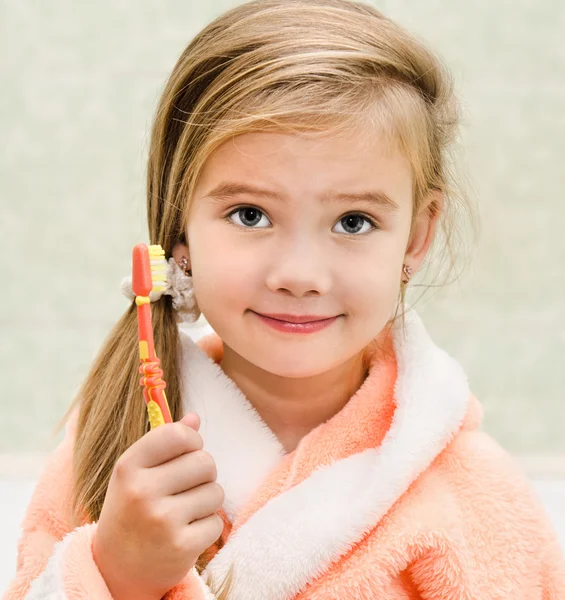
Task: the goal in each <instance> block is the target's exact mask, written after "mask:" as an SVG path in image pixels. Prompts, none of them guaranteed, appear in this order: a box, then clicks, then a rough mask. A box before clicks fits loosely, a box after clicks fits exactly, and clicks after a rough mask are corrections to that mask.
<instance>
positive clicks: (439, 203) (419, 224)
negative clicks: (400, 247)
mask: <svg viewBox="0 0 565 600" xmlns="http://www.w3.org/2000/svg"><path fill="white" fill-rule="evenodd" d="M443 204H444V197H443V192H442V191H441V190H436V189H434V190H430V192H429V194H428V195H427V196H426V199H425V201H424V202H423V203H422V206H421V207H420V209H419V211H418V215H417V216H416V219H415V222H414V226H413V231H412V235H411V237H410V240H409V241H408V246H407V248H406V254H405V260H404V262H405V263H406V264H409V265H410V266H411V267H412V269H413V270H414V272H416V271H417V270H418V268H419V267H420V265H421V264H422V262H423V261H424V258H425V256H426V253H427V252H428V249H429V247H430V245H431V243H432V241H433V239H434V236H435V230H436V225H437V222H438V219H439V216H440V214H441V211H442V210H443Z"/></svg>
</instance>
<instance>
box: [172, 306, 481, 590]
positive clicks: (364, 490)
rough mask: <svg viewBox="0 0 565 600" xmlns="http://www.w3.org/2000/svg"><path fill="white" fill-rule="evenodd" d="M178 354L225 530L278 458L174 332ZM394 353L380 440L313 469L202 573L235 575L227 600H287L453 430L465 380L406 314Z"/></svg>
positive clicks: (218, 377) (189, 343)
mask: <svg viewBox="0 0 565 600" xmlns="http://www.w3.org/2000/svg"><path fill="white" fill-rule="evenodd" d="M181 346H182V361H181V385H182V389H183V410H184V413H185V414H186V412H196V413H197V414H198V415H199V416H200V420H201V425H200V429H199V433H200V434H201V436H202V438H203V441H204V448H205V450H206V451H208V452H209V453H210V454H211V455H212V456H213V457H214V460H215V463H216V467H217V471H218V477H217V482H218V483H219V484H220V485H221V486H222V487H223V489H224V492H225V502H224V511H225V512H226V514H227V516H228V518H229V519H230V520H231V521H233V520H234V517H235V516H236V515H237V512H238V511H239V510H240V509H241V507H242V506H244V505H245V503H246V502H247V501H248V500H249V499H250V498H251V497H252V496H253V493H254V491H255V490H257V489H258V487H259V485H260V484H261V482H262V481H263V480H264V479H265V478H266V477H267V475H268V474H269V473H270V472H271V471H272V469H274V467H275V466H276V465H277V464H278V463H279V461H281V459H282V458H283V456H284V455H285V451H284V448H283V446H282V444H281V443H280V442H279V440H278V439H277V437H276V436H275V435H274V433H273V432H272V431H271V430H270V429H269V427H268V426H267V425H266V424H265V423H264V421H263V420H262V419H261V417H260V416H259V414H258V413H257V412H256V410H255V409H254V408H253V406H252V405H251V403H250V402H249V401H248V400H247V398H245V396H244V395H243V394H242V392H241V391H240V390H239V388H238V387H237V386H236V384H235V383H234V382H233V380H231V379H230V378H229V377H228V376H227V375H226V374H225V373H224V372H223V371H222V369H221V367H220V366H219V365H217V364H216V363H215V362H214V360H213V359H212V358H210V357H209V356H208V355H207V354H206V353H205V352H204V350H202V349H201V348H200V347H199V346H198V345H197V344H196V343H195V342H194V341H193V340H192V339H191V338H190V336H189V335H188V334H187V333H186V332H183V331H182V330H181ZM393 346H394V350H395V355H396V362H397V369H398V374H397V380H396V383H395V386H394V393H395V404H396V410H395V413H394V416H393V420H392V424H391V427H390V429H389V430H388V432H387V434H386V436H385V438H384V440H383V441H382V443H381V444H380V446H378V447H377V448H370V449H368V450H365V451H363V452H360V453H358V454H353V455H351V456H348V457H347V458H345V459H342V460H338V461H336V462H334V463H333V464H331V465H330V466H325V467H321V468H319V469H317V470H316V471H314V472H313V473H312V474H311V475H310V476H309V477H308V478H307V479H305V480H304V481H302V482H301V483H299V484H297V485H295V486H294V487H292V488H290V489H288V490H286V491H285V492H283V493H281V494H280V495H279V496H277V497H275V498H272V499H271V500H270V501H268V502H267V503H266V504H265V505H264V506H262V507H261V508H260V509H259V510H257V511H256V512H255V513H254V514H253V515H252V516H251V517H250V518H249V519H248V520H247V521H246V522H245V523H244V524H243V525H242V526H241V527H240V528H239V529H237V530H236V531H235V532H233V533H232V534H231V535H230V537H229V539H228V540H227V542H226V544H225V546H224V547H223V548H222V549H221V550H220V551H219V552H218V553H217V554H216V556H214V558H213V559H212V560H211V561H210V563H209V565H208V567H207V569H206V571H205V574H207V573H210V574H211V575H212V576H213V577H214V580H216V581H221V580H223V578H224V577H225V575H226V574H227V572H228V570H229V568H230V566H233V567H234V568H235V579H234V583H233V587H232V593H231V595H230V600H231V599H233V600H271V599H272V600H275V599H276V600H286V599H290V598H293V597H294V596H295V595H296V594H297V593H298V592H299V591H300V590H301V589H302V588H303V587H304V586H305V585H306V584H307V583H308V582H309V581H312V580H313V579H315V578H316V577H318V576H320V575H321V574H322V573H323V572H324V571H325V570H326V569H327V568H328V566H329V565H330V564H331V563H332V562H334V561H336V560H337V559H338V558H339V557H340V556H341V555H343V554H344V553H346V552H347V551H348V549H349V548H350V547H351V546H353V545H354V544H355V543H356V542H357V541H359V540H360V539H361V538H362V537H363V536H364V535H365V534H366V533H367V532H368V531H369V530H370V529H372V528H373V527H375V525H376V524H377V523H378V522H379V521H380V520H381V518H382V517H383V516H384V515H385V513H386V512H387V511H388V510H389V508H390V507H391V506H392V505H393V504H394V503H395V501H396V500H397V499H398V498H399V497H400V496H402V495H403V494H404V492H405V491H406V490H407V489H408V487H409V486H410V484H411V483H412V482H413V481H414V480H415V479H416V478H417V477H418V475H420V474H421V473H422V472H423V471H424V470H425V469H426V468H427V467H428V466H429V465H430V463H431V462H432V461H433V460H434V459H435V457H436V456H437V455H438V454H439V453H440V452H441V451H442V450H443V448H445V446H446V445H447V444H448V443H449V441H450V440H451V439H452V438H453V436H454V435H455V433H456V432H457V431H458V430H459V428H460V427H461V424H462V422H463V420H464V418H465V415H466V412H467V407H468V403H469V398H470V390H469V385H468V381H467V377H466V375H465V373H464V371H463V369H462V368H461V366H460V364H459V363H458V362H457V361H456V360H454V359H453V358H452V357H450V356H449V355H448V354H447V353H446V352H445V351H444V350H442V349H441V348H439V347H438V346H436V345H435V344H434V342H433V341H432V340H431V338H430V337H429V335H428V333H427V331H426V329H425V327H424V325H423V323H422V321H421V319H420V317H419V315H418V314H417V313H416V311H414V310H413V309H412V310H411V311H409V312H408V313H406V337H405V338H404V337H403V336H402V329H401V326H400V324H396V325H395V326H394V328H393ZM242 441H243V443H242ZM337 524H339V525H337Z"/></svg>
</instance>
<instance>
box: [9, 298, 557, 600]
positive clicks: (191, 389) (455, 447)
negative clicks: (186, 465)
mask: <svg viewBox="0 0 565 600" xmlns="http://www.w3.org/2000/svg"><path fill="white" fill-rule="evenodd" d="M406 328H407V330H406V338H403V337H402V336H401V330H400V328H399V326H397V327H396V328H395V329H394V337H393V341H392V344H393V345H392V348H393V349H394V352H393V353H392V356H393V358H391V359H389V360H387V361H385V362H383V360H382V359H381V360H376V357H377V354H375V353H373V352H372V351H371V350H368V351H367V359H368V362H369V364H370V372H369V375H368V377H367V379H366V380H365V381H364V383H363V385H362V386H361V388H360V389H359V390H358V391H357V392H356V393H355V394H354V395H353V396H352V398H351V400H350V401H349V403H348V404H347V405H346V406H345V407H344V408H343V409H342V410H341V411H340V412H339V413H338V414H337V415H335V416H334V417H333V418H332V419H330V420H329V421H327V422H326V423H323V424H322V425H320V426H318V427H316V428H315V429H313V430H312V431H311V432H310V433H309V434H308V435H306V436H305V437H304V438H303V439H302V440H301V442H300V444H299V445H298V447H297V448H296V449H295V450H294V451H293V452H291V453H289V454H286V453H285V451H284V448H283V447H282V445H281V443H280V442H279V440H278V439H277V438H276V436H275V435H274V434H273V432H272V431H271V430H270V429H269V428H268V427H267V425H266V424H265V423H264V422H263V421H262V420H261V418H260V417H259V415H258V413H257V412H256V411H255V410H254V409H253V407H252V406H251V404H250V403H249V402H248V401H247V399H246V398H245V397H244V396H243V394H242V393H241V391H240V390H239V389H238V388H237V387H236V385H235V384H234V382H233V381H232V380H231V379H229V378H228V377H227V376H226V375H225V373H224V372H223V371H222V369H221V368H220V366H219V364H218V363H219V362H220V360H221V356H222V342H221V340H220V339H219V338H218V336H217V335H216V334H215V333H212V334H211V335H209V336H207V337H205V338H203V339H201V340H200V341H199V342H198V343H195V342H193V341H192V339H191V338H190V337H189V336H188V335H187V334H186V333H184V332H183V333H182V335H181V346H182V362H181V369H182V373H181V377H182V380H183V381H182V382H183V386H184V387H183V389H184V397H183V403H184V409H185V412H188V411H195V412H197V413H198V414H199V415H200V418H201V426H200V430H199V431H200V434H201V435H202V437H203V440H204V448H205V449H206V450H207V451H208V452H210V454H211V455H212V456H213V457H214V459H215V461H216V466H217V471H218V479H217V481H218V483H220V484H221V485H222V487H223V488H224V491H225V503H224V506H223V510H222V511H221V515H222V517H223V518H224V521H225V528H224V532H223V536H222V537H223V541H224V546H223V547H222V548H221V549H220V550H219V551H218V549H217V548H216V547H214V548H212V549H211V551H210V553H211V555H212V556H213V558H212V559H211V561H210V563H209V565H208V567H207V569H206V571H205V572H204V573H203V575H202V576H199V575H198V574H197V573H196V570H195V569H192V570H191V571H190V572H189V573H187V575H186V576H185V578H184V579H183V581H182V582H180V583H179V584H178V585H177V586H175V587H174V588H172V589H171V590H169V592H168V593H167V594H166V596H165V598H166V600H181V599H182V600H204V599H211V598H213V597H214V596H213V595H212V593H211V592H210V590H209V588H208V587H207V585H206V576H207V575H208V574H212V575H213V576H214V578H215V580H216V581H218V580H220V581H221V580H222V579H223V577H224V576H225V574H226V572H227V570H228V569H229V567H230V565H234V568H235V579H234V585H233V588H232V594H231V596H230V598H231V599H232V600H290V599H295V600H298V599H299V600H314V599H315V600H328V599H336V600H338V599H339V600H350V599H351V600H353V599H359V600H361V599H364V600H369V599H371V600H372V599H378V600H408V599H411V600H415V599H430V600H495V599H500V600H502V599H504V600H565V561H564V557H563V552H562V550H561V548H560V547H559V544H558V541H557V537H556V534H555V532H554V530H553V528H552V525H551V523H550V521H549V518H548V516H547V514H546V512H545V511H544V508H543V506H542V504H541V503H540V501H539V499H538V497H537V496H536V495H535V493H534V492H533V489H532V487H531V485H530V483H529V481H528V479H527V478H526V476H525V473H524V472H523V471H522V469H521V468H520V467H519V466H518V465H517V463H515V461H514V460H513V459H512V458H511V457H510V456H509V454H508V453H507V452H506V451H505V450H504V449H503V448H501V446H500V445H499V444H497V443H496V442H495V441H494V440H493V439H492V438H491V437H490V436H489V435H487V434H486V433H484V432H483V431H481V430H480V429H479V426H480V423H481V419H482V409H481V405H480V403H479V402H478V400H477V399H476V398H475V397H474V396H473V394H471V392H470V390H469V386H468V382H467V378H466V376H465V373H464V372H463V370H462V368H461V366H460V365H459V364H458V363H457V362H456V361H455V360H454V359H453V358H451V357H450V356H449V355H448V354H447V353H446V352H444V351H443V350H441V349H440V348H438V347H437V346H436V345H435V344H434V343H433V341H432V340H431V339H430V337H429V336H428V334H427V332H426V329H425V327H424V326H423V324H422V321H421V319H420V317H419V316H418V314H417V313H416V312H415V311H413V310H412V311H411V312H410V313H408V315H407V321H406ZM533 401H534V400H533ZM75 418H76V417H75ZM74 428H75V420H74V419H73V420H70V421H69V423H68V424H67V427H66V435H65V439H64V440H63V442H61V444H60V445H59V446H58V447H57V449H56V450H55V451H54V452H53V454H52V455H51V456H50V457H49V460H48V463H47V465H46V467H45V470H44V473H43V475H42V477H41V479H40V481H39V482H38V484H37V487H36V489H35V492H34V495H33V498H32V500H31V503H30V505H29V507H28V509H27V514H26V516H25V519H24V522H23V524H22V526H23V535H22V537H21V538H20V542H19V545H18V565H17V573H16V577H15V579H14V581H13V582H12V584H11V586H10V589H9V590H8V592H7V594H6V596H5V600H20V599H24V598H25V599H26V600H39V599H44V600H47V599H49V600H75V599H79V598H81V599H84V598H93V599H94V598H95V599H100V600H107V599H110V598H111V595H110V593H109V591H108V588H107V587H106V585H105V582H104V580H103V578H102V577H101V575H100V572H99V571H98V569H97V567H96V563H95V562H94V560H93V558H92V552H91V541H92V537H93V534H94V533H95V530H96V526H97V524H96V523H87V524H84V525H82V526H80V527H78V528H76V529H74V530H72V527H71V526H70V525H69V496H68V492H69V489H70V487H69V482H70V475H71V461H72V449H73V435H74V430H75V429H74ZM132 600H134V599H132Z"/></svg>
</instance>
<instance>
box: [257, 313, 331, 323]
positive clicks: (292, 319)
mask: <svg viewBox="0 0 565 600" xmlns="http://www.w3.org/2000/svg"><path fill="white" fill-rule="evenodd" d="M252 312H254V313H255V314H257V315H259V316H260V317H267V318H268V319H274V320H275V321H281V322H282V323H296V324H303V323H318V322H320V321H330V320H332V319H336V318H337V317H338V316H340V315H327V316H321V315H291V314H287V313H259V312H256V311H252Z"/></svg>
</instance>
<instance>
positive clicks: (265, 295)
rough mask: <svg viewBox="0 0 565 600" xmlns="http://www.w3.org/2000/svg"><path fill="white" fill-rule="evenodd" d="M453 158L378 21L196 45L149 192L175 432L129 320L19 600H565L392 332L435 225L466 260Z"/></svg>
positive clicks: (437, 359)
mask: <svg viewBox="0 0 565 600" xmlns="http://www.w3.org/2000/svg"><path fill="white" fill-rule="evenodd" d="M456 134H457V104H456V102H455V99H454V95H453V90H452V84H451V80H450V77H449V73H448V71H446V69H445V68H444V67H443V66H442V63H441V61H440V60H439V59H438V58H437V57H436V56H435V55H434V53H432V52H431V51H430V50H429V49H427V48H426V47H425V46H424V45H423V44H422V43H421V42H419V41H417V40H415V39H414V38H413V37H411V36H410V35H408V34H407V33H406V32H405V31H403V30H402V29H401V28H399V27H398V26H397V25H395V24H394V23H392V22H391V21H390V20H388V19H386V18H385V17H384V16H383V15H381V14H380V13H379V12H377V11H376V10H375V9H374V8H372V7H371V6H370V5H367V4H362V3H358V2H349V1H347V0H255V1H253V2H249V3H246V4H242V5H240V6H238V7H236V8H234V9H233V10H231V11H229V12H227V13H226V14H224V15H223V16H220V17H219V18H217V19H216V20H215V21H214V22H212V23H211V24H210V25H208V26H207V27H206V28H205V29H204V30H203V31H202V32H200V33H199V34H198V35H197V36H196V38H195V39H194V40H193V41H192V42H191V43H190V44H189V46H188V47H187V48H186V50H185V51H184V52H183V54H182V56H181V57H180V59H179V61H178V62H177V64H176V66H175V67H174V69H173V72H172V74H171V76H170V78H169V80H168V83H167V85H166V88H165V90H164V93H163V95H162V98H161V101H160V105H159V107H158V110H157V115H156V119H155V122H154V126H153V131H152V139H151V149H150V155H149V165H148V179H147V181H148V190H147V199H148V211H147V214H148V225H149V237H150V241H151V243H155V244H161V245H162V246H163V248H164V249H165V252H166V256H167V258H169V264H170V271H169V282H168V287H167V290H166V293H164V294H163V295H162V296H161V297H160V298H157V297H155V300H154V302H153V303H152V311H153V323H154V331H155V339H156V348H157V354H158V356H159V357H160V358H161V364H162V367H163V370H164V374H165V379H166V380H167V384H168V387H167V396H168V400H169V405H170V408H171V413H172V415H173V420H174V421H175V422H174V423H168V424H165V425H163V426H161V427H158V428H156V429H154V430H150V431H149V427H148V418H147V410H146V405H145V402H144V400H143V397H142V393H141V387H140V385H139V373H138V363H139V358H138V344H137V319H136V306H135V303H132V304H131V306H130V307H129V308H128V310H127V311H126V313H125V314H124V316H123V317H122V319H121V320H120V322H119V323H118V324H117V325H116V327H115V328H114V330H113V331H112V332H111V333H110V336H109V338H108V340H107V342H106V343H105V344H104V346H103V348H102V349H101V351H100V354H99V356H98V358H97V360H96V362H95V364H94V366H93V368H92V371H91V372H90V374H89V375H88V377H87V379H86V381H85V383H84V385H83V386H82V389H81V390H80V393H79V394H78V396H77V398H76V399H75V401H74V403H73V404H72V405H71V407H70V409H69V411H68V413H67V415H66V417H65V419H66V435H65V439H64V440H63V441H62V442H61V444H60V445H59V446H58V447H57V449H56V450H55V451H54V453H53V454H52V455H51V457H50V459H49V461H48V463H47V465H46V468H45V471H44V473H43V475H42V477H41V479H40V481H39V482H38V484H37V487H36V490H35V493H34V495H33V498H32V500H31V504H30V506H29V508H28V510H27V514H26V517H25V520H24V522H23V535H22V537H21V539H20V543H19V548H18V550H19V553H18V565H17V573H16V577H15V579H14V581H13V582H12V585H11V587H10V589H9V591H8V592H7V595H6V596H5V598H6V600H16V599H23V598H26V599H27V600H37V599H41V598H44V599H47V598H50V599H55V598H56V599H57V600H63V599H65V600H73V599H75V598H95V599H109V598H115V599H119V600H122V599H128V600H129V599H136V600H138V599H141V600H158V599H159V598H163V597H164V598H166V599H167V600H173V599H186V600H200V599H204V598H230V599H231V600H265V599H270V600H275V599H277V600H279V599H280V600H290V599H300V600H306V599H308V600H313V599H317V600H321V599H328V598H332V599H338V598H339V599H354V598H355V599H367V600H368V599H374V598H378V599H379V600H386V599H390V600H393V599H394V600H401V599H433V600H439V599H445V600H448V599H449V600H458V599H461V600H463V599H469V600H471V599H473V600H493V599H505V600H509V599H513V600H518V599H520V600H534V599H535V600H542V599H543V600H548V599H553V600H557V599H563V598H565V566H564V565H565V563H564V559H563V555H562V552H561V550H560V549H559V545H558V542H557V539H556V535H555V533H554V531H553V529H552V526H551V524H550V522H549V519H548V517H547V515H546V513H545V512H544V509H543V507H542V506H541V504H540V502H539V501H538V499H537V497H536V495H535V494H534V493H533V491H532V488H531V486H530V484H529V482H528V480H527V478H526V477H525V475H524V473H523V471H522V470H521V469H520V468H519V467H518V466H517V465H516V464H515V462H514V461H513V459H512V458H511V457H510V456H509V455H508V454H507V453H506V452H505V451H504V450H503V449H502V448H501V447H500V446H499V445H498V444H497V443H496V442H495V441H494V440H493V439H492V438H491V437H489V436H488V435H487V434H486V433H484V432H483V431H481V429H480V425H481V416H482V410H481V405H480V403H479V401H478V400H477V399H476V398H475V397H474V396H473V394H472V393H471V392H470V389H469V385H468V382H467V378H466V376H465V373H464V372H463V370H462V369H461V367H460V366H459V364H458V363H457V362H456V361H455V360H454V359H453V358H451V357H450V356H449V355H448V354H447V353H446V352H444V351H443V350H442V349H440V348H438V347H437V346H436V345H435V344H434V342H433V341H432V340H431V339H430V337H429V335H428V334H427V332H426V329H425V327H424V325H423V323H422V321H421V319H420V318H419V316H418V314H417V313H416V312H415V311H414V310H413V309H411V310H408V311H407V310H406V308H405V291H406V287H407V284H408V281H409V279H410V275H411V274H413V273H415V272H417V271H418V270H420V269H421V267H422V264H423V262H424V259H425V257H426V256H427V255H428V250H429V249H430V247H431V244H432V241H433V240H434V238H435V232H436V226H437V225H438V223H442V224H443V226H444V230H445V232H446V234H447V235H446V238H445V239H446V241H447V242H449V241H450V239H451V233H452V231H453V228H454V212H453V211H454V208H455V202H454V198H455V194H454V191H453V190H454V182H453V181H452V177H451V173H450V169H449V168H448V154H447V150H448V147H449V145H450V142H451V141H452V140H453V139H454V137H455V136H456ZM440 217H441V218H440ZM447 250H449V245H448V246H447ZM441 259H442V255H441V252H440V253H439V254H438V260H441ZM126 292H130V290H126ZM200 313H203V314H204V315H205V317H206V319H207V321H208V323H209V324H210V326H211V328H212V330H213V331H212V332H211V333H209V334H208V335H207V336H206V337H204V338H202V339H200V340H199V341H198V342H194V341H193V340H192V338H191V337H189V336H188V335H187V334H186V332H185V331H183V329H182V328H180V327H179V322H182V321H194V320H195V319H196V318H197V317H198V316H199V315H200Z"/></svg>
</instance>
